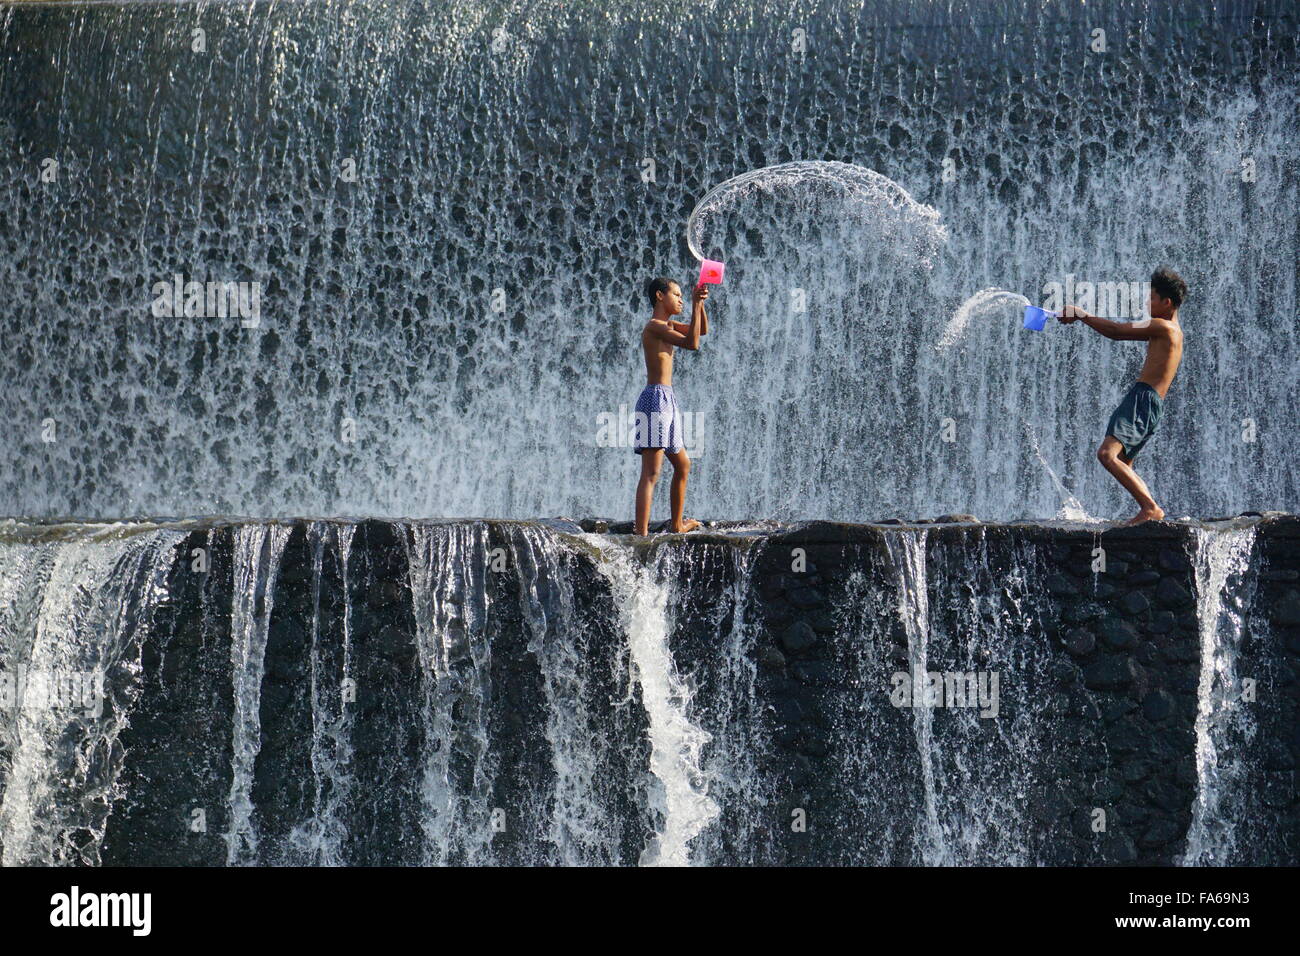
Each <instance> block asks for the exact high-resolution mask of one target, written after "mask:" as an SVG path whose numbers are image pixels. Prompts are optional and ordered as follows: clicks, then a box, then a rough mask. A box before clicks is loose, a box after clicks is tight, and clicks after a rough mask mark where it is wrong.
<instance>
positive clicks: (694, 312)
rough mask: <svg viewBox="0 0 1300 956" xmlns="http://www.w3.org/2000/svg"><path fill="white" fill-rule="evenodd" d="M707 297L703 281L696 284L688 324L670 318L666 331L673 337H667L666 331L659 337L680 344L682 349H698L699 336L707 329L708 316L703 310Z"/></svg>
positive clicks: (707, 291) (704, 333)
mask: <svg viewBox="0 0 1300 956" xmlns="http://www.w3.org/2000/svg"><path fill="white" fill-rule="evenodd" d="M708 297H709V290H708V288H707V287H706V286H705V285H704V284H703V283H701V284H700V285H697V286H696V287H695V291H694V293H693V294H692V296H691V298H692V299H693V300H694V306H693V307H692V309H691V322H690V325H687V324H686V323H685V322H673V321H671V320H670V321H669V322H668V326H669V329H668V330H667V332H671V333H672V335H673V336H674V337H673V338H669V335H668V334H667V332H665V333H661V334H660V336H659V337H660V338H662V339H665V340H666V341H669V342H672V343H673V345H680V346H681V347H682V348H684V349H691V350H692V351H693V350H695V349H698V348H699V347H700V336H702V335H706V334H708V331H709V317H708V315H707V314H706V313H705V311H704V300H705V299H707V298H708ZM678 337H680V341H678ZM688 343H694V344H688Z"/></svg>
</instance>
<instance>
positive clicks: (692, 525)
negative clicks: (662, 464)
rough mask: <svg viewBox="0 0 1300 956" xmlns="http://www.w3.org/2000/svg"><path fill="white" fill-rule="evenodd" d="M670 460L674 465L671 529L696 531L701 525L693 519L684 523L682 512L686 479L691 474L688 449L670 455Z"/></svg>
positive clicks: (684, 501) (675, 530)
mask: <svg viewBox="0 0 1300 956" xmlns="http://www.w3.org/2000/svg"><path fill="white" fill-rule="evenodd" d="M668 460H669V461H671V462H672V463H673V496H672V497H673V519H672V523H671V524H670V525H669V527H670V528H671V529H672V530H673V531H674V532H676V533H678V534H680V533H681V532H683V531H694V530H695V529H696V528H698V527H699V526H700V523H699V522H698V521H696V520H695V519H694V518H692V519H691V520H690V521H683V519H682V511H683V509H684V508H685V507H686V478H687V476H688V475H689V474H690V473H691V459H690V457H689V456H687V454H686V449H685V448H683V449H682V450H681V451H674V452H669V453H668Z"/></svg>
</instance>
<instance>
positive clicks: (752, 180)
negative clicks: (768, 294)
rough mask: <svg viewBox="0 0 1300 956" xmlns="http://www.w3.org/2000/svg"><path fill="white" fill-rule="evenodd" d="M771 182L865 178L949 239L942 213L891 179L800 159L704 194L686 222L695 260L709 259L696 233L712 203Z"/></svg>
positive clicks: (744, 175)
mask: <svg viewBox="0 0 1300 956" xmlns="http://www.w3.org/2000/svg"><path fill="white" fill-rule="evenodd" d="M768 179H770V180H771V181H772V183H771V185H773V186H775V185H780V184H784V183H786V182H789V181H790V180H792V179H804V180H807V181H809V182H823V183H835V184H836V185H840V186H846V185H847V186H848V187H849V188H850V189H860V188H862V187H861V185H860V184H857V183H854V182H853V180H854V179H862V180H865V181H866V182H867V183H868V184H869V186H870V188H871V189H872V190H873V191H875V192H876V194H877V195H878V197H879V198H882V199H884V200H885V201H886V202H887V203H888V204H889V205H890V207H892V208H894V209H906V210H908V211H909V212H911V213H913V214H914V215H916V216H918V217H919V218H920V219H922V220H923V221H927V222H929V224H930V225H931V227H932V228H933V229H934V230H935V237H936V238H937V239H938V240H940V241H942V240H943V239H945V238H946V237H947V230H946V229H945V228H944V227H943V226H942V225H940V224H939V211H938V210H937V209H935V208H934V207H933V206H927V205H925V204H923V203H919V202H917V201H916V200H915V199H913V198H912V194H911V193H909V192H908V191H907V190H906V189H904V188H903V187H902V186H900V185H899V184H898V183H896V182H894V181H893V180H892V179H890V178H889V177H888V176H884V175H882V174H881V173H878V172H876V171H875V170H874V169H868V168H867V167H865V166H858V165H856V164H854V163H841V162H836V161H834V160H798V161H796V162H792V163H780V164H778V165H776V166H764V167H763V168H762V169H752V170H750V171H749V172H747V173H741V174H740V175H739V176H733V177H731V178H730V179H727V180H724V181H723V182H720V183H718V184H717V185H716V186H714V187H713V188H712V189H710V190H709V191H708V192H707V193H705V194H704V196H703V198H702V199H700V201H699V202H697V203H696V204H695V208H694V209H692V210H691V214H690V216H688V217H687V219H686V245H687V247H688V248H689V249H690V250H691V254H692V255H693V256H695V258H696V259H699V260H700V261H703V260H704V259H705V258H707V257H706V256H705V255H704V253H703V252H701V251H700V247H699V243H698V241H697V240H696V235H695V233H696V225H697V223H698V222H699V219H700V215H701V214H702V213H703V211H704V210H706V209H707V208H708V206H709V204H710V203H711V202H713V200H714V199H716V198H717V197H718V196H721V195H722V194H724V193H727V192H731V191H732V190H736V189H742V188H744V187H746V186H753V185H757V184H759V183H762V182H763V181H764V180H768Z"/></svg>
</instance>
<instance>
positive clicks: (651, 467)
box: [633, 448, 664, 534]
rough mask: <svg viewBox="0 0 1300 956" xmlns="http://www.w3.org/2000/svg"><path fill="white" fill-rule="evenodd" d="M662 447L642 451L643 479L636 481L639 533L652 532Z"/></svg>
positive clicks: (635, 529)
mask: <svg viewBox="0 0 1300 956" xmlns="http://www.w3.org/2000/svg"><path fill="white" fill-rule="evenodd" d="M663 460H664V450H663V449H662V448H647V449H646V450H645V451H643V452H641V480H640V481H638V482H637V483H636V525H635V527H634V529H633V530H634V531H635V532H636V533H637V534H649V533H650V503H651V502H652V501H654V497H655V482H656V481H658V480H659V468H660V466H661V465H662V464H663Z"/></svg>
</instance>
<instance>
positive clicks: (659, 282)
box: [645, 276, 676, 309]
mask: <svg viewBox="0 0 1300 956" xmlns="http://www.w3.org/2000/svg"><path fill="white" fill-rule="evenodd" d="M674 282H676V280H675V279H668V278H666V277H664V276H655V277H654V278H653V279H651V280H649V281H648V282H647V283H646V284H645V294H646V298H648V299H649V300H650V308H652V309H653V308H654V307H655V296H656V295H658V294H659V293H660V292H662V293H664V294H665V295H667V294H668V286H670V285H672V284H673V283H674Z"/></svg>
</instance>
